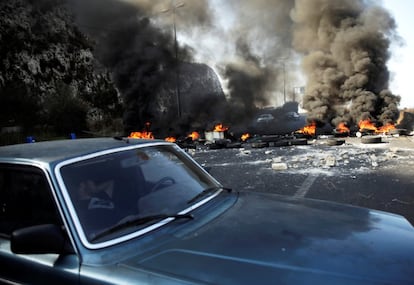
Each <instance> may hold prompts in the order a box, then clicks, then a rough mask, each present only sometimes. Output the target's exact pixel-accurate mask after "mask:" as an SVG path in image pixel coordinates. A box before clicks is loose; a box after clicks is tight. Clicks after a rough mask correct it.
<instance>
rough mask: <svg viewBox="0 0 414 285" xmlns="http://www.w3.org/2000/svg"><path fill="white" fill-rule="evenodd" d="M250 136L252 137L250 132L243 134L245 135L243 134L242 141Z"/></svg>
mask: <svg viewBox="0 0 414 285" xmlns="http://www.w3.org/2000/svg"><path fill="white" fill-rule="evenodd" d="M248 138H250V134H248V133H246V134H243V135H242V136H241V140H242V141H246V140H247V139H248Z"/></svg>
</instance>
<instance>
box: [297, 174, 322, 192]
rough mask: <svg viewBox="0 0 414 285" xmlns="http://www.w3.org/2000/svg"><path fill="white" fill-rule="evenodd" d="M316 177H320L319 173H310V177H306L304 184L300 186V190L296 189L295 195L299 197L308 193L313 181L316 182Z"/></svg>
mask: <svg viewBox="0 0 414 285" xmlns="http://www.w3.org/2000/svg"><path fill="white" fill-rule="evenodd" d="M316 178H318V175H316V174H310V175H309V176H308V177H306V179H305V181H303V183H302V185H301V186H300V187H299V189H298V191H296V193H295V195H293V197H297V198H303V197H305V195H306V193H308V191H309V189H310V188H311V186H312V184H313V182H315V180H316Z"/></svg>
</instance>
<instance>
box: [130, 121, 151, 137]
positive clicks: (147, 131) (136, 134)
mask: <svg viewBox="0 0 414 285" xmlns="http://www.w3.org/2000/svg"><path fill="white" fill-rule="evenodd" d="M150 127H151V123H150V122H146V123H145V129H144V130H143V131H141V132H131V133H130V134H129V136H128V138H129V139H150V140H153V139H154V135H153V134H152V132H151V131H150Z"/></svg>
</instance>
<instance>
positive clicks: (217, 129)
mask: <svg viewBox="0 0 414 285" xmlns="http://www.w3.org/2000/svg"><path fill="white" fill-rule="evenodd" d="M228 129H229V128H228V127H226V126H224V125H223V124H217V125H216V126H215V127H214V130H213V131H214V132H225V131H227V130H228Z"/></svg>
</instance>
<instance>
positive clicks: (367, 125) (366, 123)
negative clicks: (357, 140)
mask: <svg viewBox="0 0 414 285" xmlns="http://www.w3.org/2000/svg"><path fill="white" fill-rule="evenodd" d="M358 126H359V130H364V129H365V130H372V131H374V132H375V133H377V134H381V133H387V132H389V131H391V130H395V125H394V124H391V123H388V124H386V125H385V126H382V127H379V128H377V127H376V126H375V125H374V124H373V123H372V122H371V121H370V120H369V119H366V120H361V121H360V122H359V124H358Z"/></svg>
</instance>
